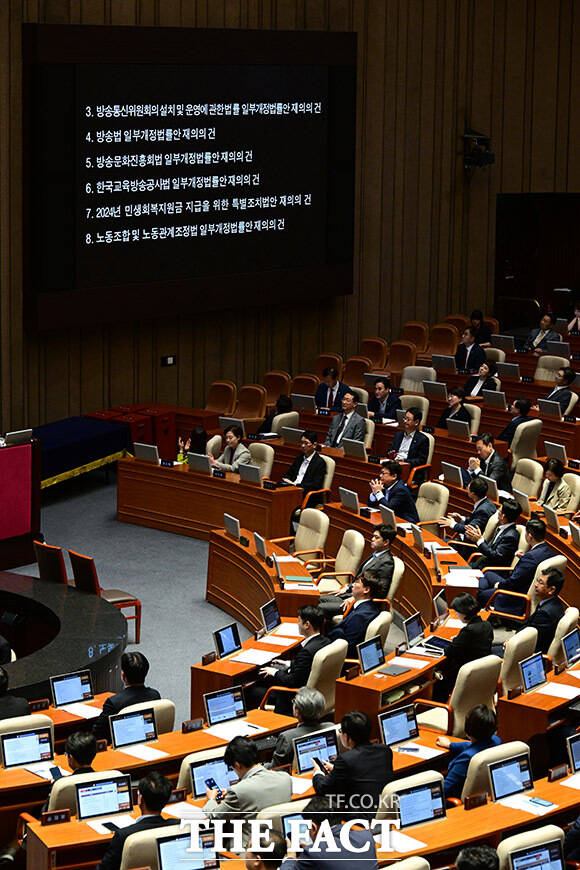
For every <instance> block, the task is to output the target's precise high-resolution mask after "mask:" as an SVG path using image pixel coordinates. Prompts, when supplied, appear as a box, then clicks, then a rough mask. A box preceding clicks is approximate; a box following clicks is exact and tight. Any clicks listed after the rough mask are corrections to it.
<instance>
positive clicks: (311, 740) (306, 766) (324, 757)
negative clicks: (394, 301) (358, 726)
mask: <svg viewBox="0 0 580 870" xmlns="http://www.w3.org/2000/svg"><path fill="white" fill-rule="evenodd" d="M292 743H293V744H294V757H295V759H296V766H297V768H298V773H309V772H310V771H311V770H314V772H315V773H317V772H318V771H319V770H320V768H319V767H318V765H315V763H314V761H313V759H314V758H320V760H321V761H329V762H330V763H331V764H332V762H333V761H335V759H336V757H337V756H338V743H337V739H336V729H335V728H329V729H327V730H325V731H314V732H313V733H312V734H306V735H305V736H304V737H295V738H294V740H293V741H292ZM320 772H321V773H322V771H320Z"/></svg>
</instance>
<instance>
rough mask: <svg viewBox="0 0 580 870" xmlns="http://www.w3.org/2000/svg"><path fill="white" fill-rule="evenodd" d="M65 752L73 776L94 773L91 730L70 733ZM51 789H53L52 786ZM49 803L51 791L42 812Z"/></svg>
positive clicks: (95, 751) (93, 750) (93, 738)
mask: <svg viewBox="0 0 580 870" xmlns="http://www.w3.org/2000/svg"><path fill="white" fill-rule="evenodd" d="M64 754H65V755H66V761H67V764H68V766H69V767H70V769H71V771H72V773H71V776H76V775H78V774H81V773H94V770H93V767H92V764H93V760H94V758H95V755H96V754H97V741H96V738H95V735H94V734H91V732H90V731H74V732H73V733H72V734H69V736H68V737H67V739H66V743H65V747H64ZM50 790H51V791H52V786H51V789H50ZM49 803H50V791H49V793H48V797H47V799H46V801H45V802H44V806H43V807H42V810H41V812H42V813H45V812H46V811H47V810H48V805H49ZM1 866H2V865H1V864H0V867H1Z"/></svg>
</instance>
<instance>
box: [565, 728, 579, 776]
mask: <svg viewBox="0 0 580 870" xmlns="http://www.w3.org/2000/svg"><path fill="white" fill-rule="evenodd" d="M566 743H567V744H568V758H569V759H570V767H571V768H572V773H578V771H579V770H580V734H573V735H572V736H571V737H567V738H566Z"/></svg>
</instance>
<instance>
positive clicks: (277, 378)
mask: <svg viewBox="0 0 580 870" xmlns="http://www.w3.org/2000/svg"><path fill="white" fill-rule="evenodd" d="M290 381H291V378H290V375H289V374H288V372H281V371H271V372H266V374H265V375H264V387H265V389H266V404H268V405H276V400H277V399H278V398H279V397H280V396H289V395H290Z"/></svg>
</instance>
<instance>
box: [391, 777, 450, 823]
mask: <svg viewBox="0 0 580 870" xmlns="http://www.w3.org/2000/svg"><path fill="white" fill-rule="evenodd" d="M397 794H398V796H399V819H400V821H401V828H407V827H408V826H409V825H420V824H422V823H423V822H432V821H434V820H435V819H444V818H445V801H444V799H443V788H442V786H441V782H440V781H437V782H428V783H425V784H424V785H417V786H413V788H405V789H403V790H402V791H399V792H397Z"/></svg>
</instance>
